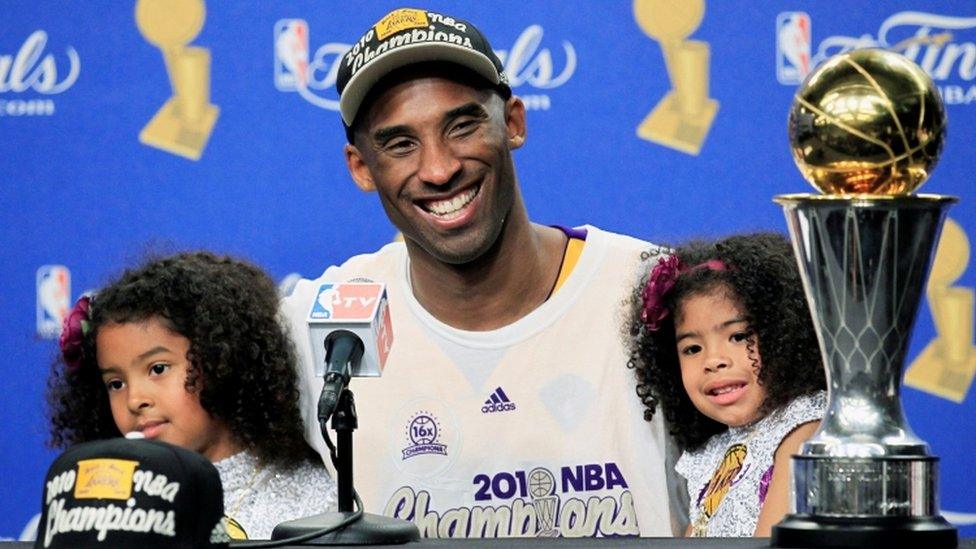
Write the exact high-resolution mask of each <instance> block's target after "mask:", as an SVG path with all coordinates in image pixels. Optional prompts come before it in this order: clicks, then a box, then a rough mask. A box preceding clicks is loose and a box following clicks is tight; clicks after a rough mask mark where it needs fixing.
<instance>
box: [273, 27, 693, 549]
mask: <svg viewBox="0 0 976 549" xmlns="http://www.w3.org/2000/svg"><path fill="white" fill-rule="evenodd" d="M337 88H338V90H339V93H340V110H341V114H342V120H343V123H344V126H345V128H346V135H347V138H348V144H347V145H346V146H345V149H344V154H345V158H346V162H347V165H348V168H349V172H350V174H351V176H352V179H353V180H354V181H355V183H356V184H357V185H358V186H359V187H360V188H361V189H363V190H364V191H369V192H374V191H375V192H376V194H377V195H378V196H379V199H380V202H381V204H382V206H383V209H384V210H385V212H386V215H387V216H388V217H389V219H390V220H391V221H392V222H393V224H394V225H395V226H396V227H397V228H398V229H399V230H400V231H401V233H402V234H403V237H404V238H403V242H398V243H393V244H389V245H387V246H385V247H384V248H382V249H381V250H379V251H377V252H375V253H372V254H366V255H361V256H356V257H354V258H352V259H350V260H348V261H347V262H346V263H344V264H343V265H341V266H338V267H330V268H329V269H327V270H326V271H325V273H324V274H323V275H322V276H321V277H320V278H319V279H317V280H314V281H302V282H300V283H299V284H298V285H297V286H296V289H295V291H294V292H293V294H292V295H291V296H290V297H289V298H287V299H286V300H285V303H284V312H285V315H286V316H287V318H288V319H289V322H290V324H291V330H292V334H293V337H294V338H295V340H296V343H297V347H298V349H299V354H300V355H301V356H302V365H301V369H302V376H303V379H304V389H303V399H304V401H305V404H304V407H305V412H306V421H307V433H308V437H309V440H310V442H312V444H313V445H314V446H316V448H318V449H319V450H320V451H321V452H322V453H323V455H326V449H325V445H324V443H323V440H322V438H321V435H320V434H319V429H318V425H317V423H316V421H315V417H316V414H315V403H316V401H317V396H318V394H319V391H320V390H321V387H322V380H321V379H318V378H316V377H315V375H314V369H315V365H314V363H313V362H312V356H311V352H310V351H311V349H310V343H309V339H308V329H307V327H306V324H305V318H306V316H307V313H308V310H309V307H310V306H311V304H312V302H313V301H314V300H315V297H316V292H317V291H318V289H319V288H320V287H321V285H322V284H324V283H327V282H343V281H347V280H350V279H363V278H366V279H370V280H375V281H378V282H383V283H385V284H387V288H388V292H389V299H390V301H389V303H390V311H391V314H392V318H393V331H394V332H395V334H396V335H395V344H394V346H393V348H392V350H391V352H390V355H389V358H388V360H387V363H386V368H385V370H384V371H383V377H381V378H375V379H357V380H356V381H355V383H354V385H353V388H354V390H355V392H356V397H357V407H358V409H359V416H360V419H361V421H360V424H359V430H358V431H357V435H356V448H357V452H356V464H355V467H356V488H357V490H358V491H359V493H360V495H361V496H362V499H363V501H364V502H365V505H366V509H367V510H368V511H371V512H378V513H383V514H386V515H389V516H395V517H399V518H403V519H406V520H412V521H414V522H416V523H417V525H418V526H419V527H420V530H421V533H422V534H423V535H425V536H431V537H433V536H440V537H494V536H498V537H501V536H568V537H569V536H572V537H578V536H637V535H643V536H670V535H672V534H673V533H676V532H681V531H682V530H683V525H682V524H680V523H681V519H679V518H677V516H678V515H679V514H680V513H681V510H682V509H684V506H683V505H682V504H681V503H680V502H674V501H671V499H670V498H669V490H668V482H669V467H667V466H666V461H667V460H668V455H669V452H670V446H669V443H668V440H667V438H666V436H665V430H664V428H663V424H662V423H661V421H662V420H661V419H659V418H655V419H654V421H652V422H650V423H648V422H646V421H644V419H643V411H642V405H641V403H640V401H639V399H638V397H637V395H636V394H635V391H634V374H633V371H632V370H630V369H628V368H627V359H628V357H627V352H626V350H625V345H624V342H623V340H622V329H621V327H620V322H621V319H622V318H623V311H622V308H623V307H625V302H626V300H627V299H628V297H629V293H630V291H631V288H632V287H633V286H634V284H635V283H636V281H637V278H638V272H639V269H640V262H641V252H643V251H645V250H647V249H648V248H649V247H650V245H649V244H647V243H645V242H641V241H639V240H635V239H632V238H629V237H625V236H620V235H616V234H612V233H609V232H606V231H601V230H599V229H597V228H595V227H591V226H586V227H581V228H576V229H566V228H560V227H549V226H543V225H538V224H535V223H532V222H531V221H530V220H529V216H528V213H527V212H526V208H525V205H524V203H523V200H522V195H521V192H520V190H519V182H518V178H517V176H516V170H515V165H514V161H513V158H512V151H513V150H515V149H518V148H519V147H521V146H522V144H523V143H524V142H525V138H526V117H525V106H524V105H523V103H522V101H521V100H520V99H519V98H518V97H517V96H514V95H512V91H511V89H510V88H509V86H508V83H507V80H506V77H505V74H504V69H503V67H502V64H501V62H500V61H499V59H498V57H497V56H496V55H495V54H494V52H493V51H492V50H491V47H490V46H489V44H488V42H487V40H486V39H485V38H484V36H483V35H482V34H481V33H480V32H479V31H478V30H477V29H476V28H475V27H474V26H473V25H471V23H469V22H467V21H463V20H461V19H457V18H454V17H449V16H447V15H443V14H439V13H434V12H431V11H426V10H416V9H400V10H396V11H393V12H391V13H389V14H387V15H386V16H385V17H383V18H382V19H381V20H380V21H379V22H377V23H376V24H375V25H374V26H372V27H370V28H369V29H368V30H367V31H366V33H365V34H364V35H363V36H362V38H361V39H360V40H359V41H358V42H357V43H356V44H355V45H354V46H353V48H352V49H351V50H350V52H349V53H348V54H346V56H345V57H344V58H343V60H342V64H341V66H340V69H339V74H338V79H337ZM554 177H557V178H558V177H561V176H559V175H556V176H554ZM672 493H677V494H681V493H682V490H676V491H672ZM677 497H681V496H680V495H679V496H677Z"/></svg>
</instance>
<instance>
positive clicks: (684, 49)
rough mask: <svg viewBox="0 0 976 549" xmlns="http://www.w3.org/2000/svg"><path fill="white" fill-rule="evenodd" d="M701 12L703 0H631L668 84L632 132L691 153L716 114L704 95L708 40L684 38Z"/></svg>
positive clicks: (698, 21) (697, 148)
mask: <svg viewBox="0 0 976 549" xmlns="http://www.w3.org/2000/svg"><path fill="white" fill-rule="evenodd" d="M704 16H705V1H704V0H634V18H635V19H636V20H637V24H638V26H640V28H641V30H643V31H644V33H645V34H647V35H648V36H650V37H651V38H653V39H654V40H657V42H658V43H659V44H660V45H661V52H662V53H663V54H664V64H665V66H666V67H667V71H668V78H669V80H670V82H671V89H670V91H668V93H667V94H666V95H665V96H664V98H663V99H661V100H660V101H659V102H658V104H657V106H655V107H654V110H652V111H651V113H650V114H648V115H647V117H645V118H644V120H643V121H642V122H641V123H640V125H639V126H637V135H638V136H639V137H641V138H642V139H646V140H648V141H652V142H654V143H657V144H659V145H664V146H665V147H669V148H672V149H675V150H678V151H681V152H683V153H687V154H691V155H697V154H698V153H699V152H700V151H701V148H702V143H704V141H705V138H706V137H707V136H708V131H709V130H710V129H711V127H712V121H713V120H714V119H715V114H716V113H717V112H718V101H716V100H714V99H711V98H709V97H708V65H709V52H710V50H709V47H708V43H707V42H702V41H699V40H686V39H687V38H688V36H690V35H691V33H693V32H695V29H697V28H698V26H699V25H700V24H701V21H702V18H703V17H704Z"/></svg>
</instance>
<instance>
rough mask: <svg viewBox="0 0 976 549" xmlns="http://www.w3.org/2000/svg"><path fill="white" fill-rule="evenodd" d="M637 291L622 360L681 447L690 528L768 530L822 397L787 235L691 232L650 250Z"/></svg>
mask: <svg viewBox="0 0 976 549" xmlns="http://www.w3.org/2000/svg"><path fill="white" fill-rule="evenodd" d="M651 265H652V268H651V270H650V272H649V273H648V274H647V275H646V276H645V277H644V279H643V280H642V282H641V284H640V286H639V287H638V288H637V289H635V293H634V308H633V310H634V314H633V318H632V321H631V327H630V335H631V336H632V342H633V344H632V351H631V360H630V363H629V365H630V366H631V367H632V368H634V369H635V370H636V373H637V379H638V383H637V394H638V395H639V396H640V398H641V400H642V401H643V402H644V406H645V408H646V409H645V411H644V416H645V418H646V419H647V420H650V419H651V417H652V416H653V414H654V413H655V412H656V410H657V409H658V408H660V409H661V411H662V412H663V413H664V417H665V419H666V420H667V423H668V425H669V430H670V434H671V435H672V436H673V437H674V439H675V440H676V442H677V443H678V445H679V446H680V447H681V448H682V450H683V453H682V455H681V457H680V459H679V460H678V462H677V464H676V466H675V469H676V470H677V472H678V473H679V474H680V475H681V476H683V477H684V478H685V479H686V480H687V483H688V495H689V499H690V512H689V519H690V521H691V524H690V525H689V527H688V531H687V534H688V535H691V536H728V537H733V536H734V537H742V536H752V535H755V536H769V535H770V532H771V528H772V526H773V525H774V524H776V523H777V522H779V521H780V520H781V519H782V517H783V515H784V514H785V513H786V512H787V511H788V507H789V505H788V494H789V484H790V476H789V472H790V466H789V460H790V456H791V455H792V454H794V453H797V452H798V450H799V447H800V444H801V443H803V442H804V441H805V440H807V439H808V438H809V437H810V436H811V435H812V434H813V433H814V432H815V431H816V429H817V427H818V426H819V420H820V419H821V418H822V417H823V414H824V411H825V408H826V393H825V389H826V382H825V373H824V368H823V365H822V362H821V358H820V350H819V346H818V343H817V339H816V334H815V331H814V327H813V321H812V319H811V317H810V311H809V308H808V306H807V302H806V299H805V297H804V293H803V287H802V285H801V282H800V276H799V271H798V268H797V264H796V260H795V259H794V256H793V251H792V248H791V247H790V244H789V242H787V240H786V239H785V238H783V237H782V236H780V235H776V234H772V233H759V234H750V235H740V236H732V237H729V238H726V239H723V240H720V241H717V242H692V243H690V244H688V245H686V246H683V247H679V248H677V249H676V250H674V251H673V253H671V254H670V255H660V256H658V257H656V258H653V259H651Z"/></svg>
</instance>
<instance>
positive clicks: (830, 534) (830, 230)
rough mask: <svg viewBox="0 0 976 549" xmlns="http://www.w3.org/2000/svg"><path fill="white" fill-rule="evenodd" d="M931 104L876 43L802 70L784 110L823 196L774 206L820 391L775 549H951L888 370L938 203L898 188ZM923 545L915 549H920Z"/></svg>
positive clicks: (906, 183)
mask: <svg viewBox="0 0 976 549" xmlns="http://www.w3.org/2000/svg"><path fill="white" fill-rule="evenodd" d="M945 125H946V118H945V109H944V107H943V105H942V100H941V98H940V96H939V93H938V91H937V90H936V88H935V86H934V85H933V83H932V80H931V79H930V78H929V77H928V75H926V74H925V72H924V71H922V69H921V68H919V67H918V66H917V65H915V64H914V63H913V62H911V61H909V60H908V59H907V58H905V57H903V56H901V55H898V54H896V53H892V52H889V51H884V50H878V49H866V50H855V51H851V52H848V53H845V54H842V55H838V56H835V57H833V58H830V59H828V60H827V61H826V62H824V63H823V64H822V65H821V66H820V67H819V68H818V69H817V70H815V71H814V72H813V73H811V74H810V75H809V76H808V77H807V79H806V80H805V81H804V83H803V84H802V85H801V87H800V89H799V90H798V92H797V94H796V97H795V98H794V102H793V106H792V108H791V111H790V117H789V134H790V143H791V147H792V151H793V158H794V160H795V161H796V164H797V166H798V167H799V168H800V171H801V172H802V173H803V176H804V177H805V178H806V179H807V180H808V181H809V182H810V183H812V184H813V185H814V186H815V187H816V188H817V189H819V190H820V191H821V192H822V193H823V194H790V195H780V196H777V197H776V202H778V203H779V204H780V205H782V206H783V209H784V211H785V214H786V219H787V223H788V225H789V230H790V236H791V239H792V241H793V248H794V251H795V253H796V256H797V261H798V264H799V267H800V274H801V276H802V279H803V286H804V289H805V291H806V296H807V301H808V302H809V304H810V309H811V314H812V317H813V320H814V325H815V327H816V330H817V337H818V339H819V342H820V350H821V353H822V355H823V361H824V365H825V368H826V373H827V382H828V387H829V399H828V408H827V412H826V415H825V417H824V418H823V421H822V423H821V425H820V429H819V430H818V431H817V432H816V433H815V434H814V435H813V437H812V438H811V439H810V440H809V441H807V442H806V443H804V444H803V446H802V447H801V450H800V453H799V454H798V455H795V456H793V462H792V465H793V467H792V487H791V496H790V499H791V502H790V504H791V514H789V515H787V516H786V517H785V518H784V519H783V520H782V521H781V522H780V523H779V524H777V525H776V526H774V527H773V533H772V540H771V541H772V545H773V546H776V547H853V546H884V545H888V544H891V545H895V544H899V545H900V544H905V545H908V546H925V547H929V548H935V547H955V546H956V545H957V543H958V534H957V531H956V529H955V528H953V527H952V526H951V525H950V524H949V523H948V522H946V520H945V519H944V518H943V517H941V516H940V515H939V504H938V458H937V457H935V456H933V455H932V454H931V453H930V452H929V448H928V445H927V444H926V443H925V442H924V441H922V440H921V439H919V438H918V437H917V436H916V435H915V434H914V433H913V432H912V430H911V428H910V427H909V426H908V423H907V421H906V420H905V415H904V412H903V410H902V406H901V399H900V391H901V376H902V366H903V362H904V360H905V354H906V351H907V348H908V344H909V341H910V339H911V338H910V336H911V332H912V327H913V325H914V321H915V314H916V312H917V310H918V305H919V300H920V298H921V295H922V290H923V289H924V288H925V280H926V277H927V275H928V271H929V267H930V264H931V261H932V256H933V249H934V248H935V244H936V242H937V241H938V238H939V232H940V229H941V227H942V223H943V221H944V219H945V212H946V210H947V209H948V207H949V206H950V205H951V204H953V203H955V202H956V200H957V199H956V198H954V197H948V196H937V195H924V194H912V193H913V192H914V191H915V190H916V189H917V188H918V187H919V186H921V184H922V183H923V182H924V181H925V179H926V178H927V177H928V176H929V174H930V173H931V171H932V168H933V167H934V166H935V164H936V162H937V160H938V157H939V154H940V152H941V149H942V143H943V140H944V138H945ZM923 544H924V545H923Z"/></svg>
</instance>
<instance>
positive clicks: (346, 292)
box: [307, 281, 393, 421]
mask: <svg viewBox="0 0 976 549" xmlns="http://www.w3.org/2000/svg"><path fill="white" fill-rule="evenodd" d="M307 321H308V329H309V337H310V341H311V342H312V356H313V357H314V359H315V374H316V375H317V376H321V377H322V378H323V387H322V393H321V396H320V397H319V420H320V421H324V420H326V419H328V418H329V417H330V416H331V415H332V412H333V411H334V410H335V406H336V402H337V401H338V399H339V395H340V394H341V393H342V390H343V389H345V388H346V385H347V384H348V383H349V379H350V378H351V377H379V376H380V375H381V374H382V372H383V367H384V366H385V365H386V359H387V357H388V356H389V353H390V349H391V347H392V346H393V329H392V324H391V321H390V309H389V307H388V300H387V295H386V287H385V286H384V285H383V284H379V283H376V282H359V281H357V282H343V283H326V284H322V285H321V286H319V289H318V291H317V292H316V294H315V300H314V301H313V302H312V306H311V308H310V310H309V313H308V319H307Z"/></svg>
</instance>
